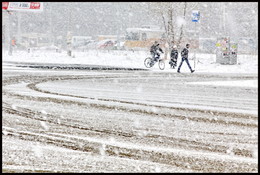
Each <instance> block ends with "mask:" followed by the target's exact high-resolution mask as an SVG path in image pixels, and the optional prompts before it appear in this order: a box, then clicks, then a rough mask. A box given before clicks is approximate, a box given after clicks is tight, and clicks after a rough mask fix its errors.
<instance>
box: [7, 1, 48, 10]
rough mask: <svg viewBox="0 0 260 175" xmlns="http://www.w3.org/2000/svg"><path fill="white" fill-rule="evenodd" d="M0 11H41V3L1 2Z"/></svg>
mask: <svg viewBox="0 0 260 175" xmlns="http://www.w3.org/2000/svg"><path fill="white" fill-rule="evenodd" d="M2 9H3V10H8V11H11V10H12V11H42V9H43V3H42V2H2Z"/></svg>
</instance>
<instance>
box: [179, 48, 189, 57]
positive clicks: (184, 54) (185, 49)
mask: <svg viewBox="0 0 260 175" xmlns="http://www.w3.org/2000/svg"><path fill="white" fill-rule="evenodd" d="M188 54H189V50H188V49H187V48H184V49H183V50H182V51H181V57H182V58H188Z"/></svg>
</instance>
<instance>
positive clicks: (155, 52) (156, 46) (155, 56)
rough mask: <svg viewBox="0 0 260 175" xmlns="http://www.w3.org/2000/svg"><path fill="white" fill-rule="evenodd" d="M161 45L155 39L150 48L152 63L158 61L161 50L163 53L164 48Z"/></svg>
mask: <svg viewBox="0 0 260 175" xmlns="http://www.w3.org/2000/svg"><path fill="white" fill-rule="evenodd" d="M159 45H160V44H159V42H158V41H155V42H154V44H153V45H152V46H151V48H150V53H151V55H152V58H153V61H152V63H154V61H155V62H157V61H158V60H159V58H160V53H159V52H161V53H163V50H162V49H161V48H160V46H159Z"/></svg>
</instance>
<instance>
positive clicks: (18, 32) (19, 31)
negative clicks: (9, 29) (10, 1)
mask: <svg viewBox="0 0 260 175" xmlns="http://www.w3.org/2000/svg"><path fill="white" fill-rule="evenodd" d="M21 15H22V14H21V12H19V11H18V12H17V17H18V19H17V25H18V31H17V38H16V39H17V43H19V44H20V43H21Z"/></svg>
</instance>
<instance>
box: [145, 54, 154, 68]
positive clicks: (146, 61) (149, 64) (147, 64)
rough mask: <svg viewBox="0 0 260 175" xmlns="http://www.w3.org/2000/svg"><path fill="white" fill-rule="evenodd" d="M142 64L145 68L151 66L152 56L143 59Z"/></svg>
mask: <svg viewBox="0 0 260 175" xmlns="http://www.w3.org/2000/svg"><path fill="white" fill-rule="evenodd" d="M144 65H145V67H147V68H151V67H152V66H153V64H152V58H150V57H148V58H146V59H145V60H144Z"/></svg>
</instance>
